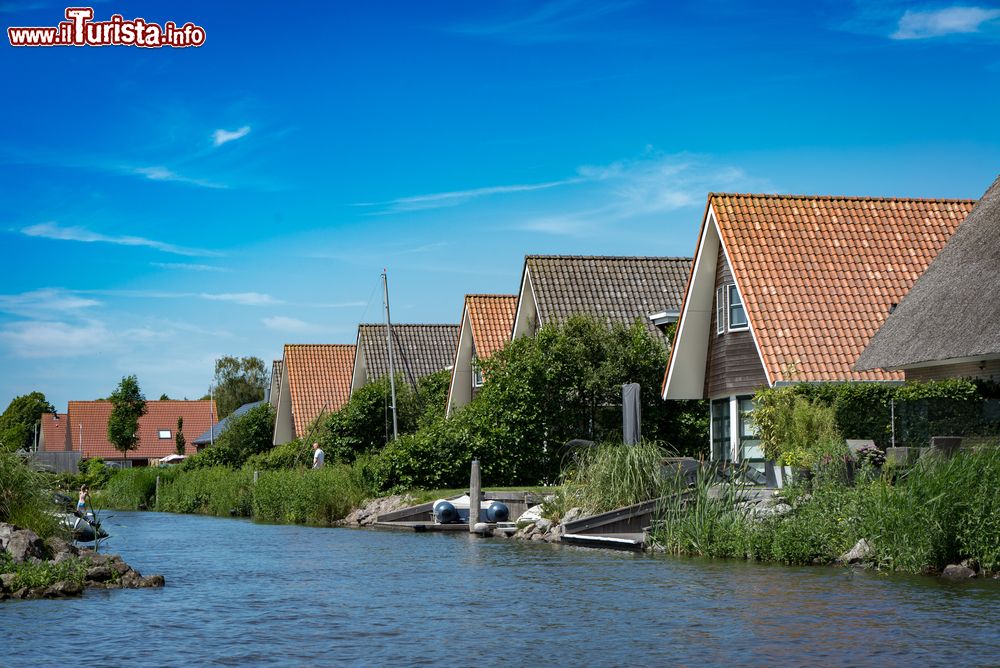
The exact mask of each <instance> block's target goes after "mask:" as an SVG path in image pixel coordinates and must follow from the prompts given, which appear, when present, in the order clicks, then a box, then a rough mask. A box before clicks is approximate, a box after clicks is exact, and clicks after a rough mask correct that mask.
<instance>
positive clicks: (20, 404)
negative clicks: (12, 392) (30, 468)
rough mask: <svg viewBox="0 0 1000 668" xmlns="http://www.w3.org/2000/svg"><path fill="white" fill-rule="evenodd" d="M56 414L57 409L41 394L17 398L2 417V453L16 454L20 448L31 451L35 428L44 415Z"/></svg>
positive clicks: (0, 450)
mask: <svg viewBox="0 0 1000 668" xmlns="http://www.w3.org/2000/svg"><path fill="white" fill-rule="evenodd" d="M55 412H56V409H55V408H54V407H53V406H52V404H50V403H49V402H48V401H47V400H46V399H45V395H44V394H42V393H41V392H32V393H30V394H23V395H21V396H19V397H15V398H14V400H13V401H11V402H10V405H8V406H7V410H5V411H4V412H3V415H0V452H4V451H6V452H14V451H15V450H18V449H20V448H24V449H25V450H30V449H31V447H32V445H33V443H32V439H33V438H34V427H35V425H36V424H38V421H39V420H41V419H42V413H55Z"/></svg>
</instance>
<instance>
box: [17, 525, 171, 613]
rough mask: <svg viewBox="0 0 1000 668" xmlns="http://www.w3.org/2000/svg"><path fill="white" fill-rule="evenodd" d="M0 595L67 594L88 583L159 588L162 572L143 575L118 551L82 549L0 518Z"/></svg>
mask: <svg viewBox="0 0 1000 668" xmlns="http://www.w3.org/2000/svg"><path fill="white" fill-rule="evenodd" d="M0 570H2V571H5V572H3V573H0V600H5V599H8V598H13V599H31V598H68V597H72V596H80V595H82V594H83V592H84V590H85V589H87V588H93V589H139V588H146V587H162V586H163V585H164V579H163V576H162V575H150V576H146V577H143V575H142V574H141V573H139V571H137V570H135V569H134V568H132V567H131V566H129V565H128V564H127V563H125V562H124V561H123V560H122V558H121V557H120V556H119V555H117V554H98V553H95V552H94V551H93V550H89V549H80V548H78V547H77V546H76V545H74V544H72V543H69V542H67V541H65V540H63V539H62V538H56V537H53V538H49V539H48V540H46V541H43V540H42V539H41V538H39V537H38V535H37V534H36V533H35V532H34V531H31V530H30V529H20V528H18V527H16V526H14V525H12V524H5V523H2V522H0Z"/></svg>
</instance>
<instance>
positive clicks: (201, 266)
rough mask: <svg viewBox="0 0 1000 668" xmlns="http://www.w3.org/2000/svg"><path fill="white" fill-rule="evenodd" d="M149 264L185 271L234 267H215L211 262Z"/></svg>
mask: <svg viewBox="0 0 1000 668" xmlns="http://www.w3.org/2000/svg"><path fill="white" fill-rule="evenodd" d="M149 264H150V265H152V266H154V267H159V268H160V269H179V270H183V271H217V272H229V271H232V269H227V268H226V267H215V266H213V265H210V264H188V263H186V262H150V263H149Z"/></svg>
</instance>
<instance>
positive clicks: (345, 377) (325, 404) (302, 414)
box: [274, 344, 354, 445]
mask: <svg viewBox="0 0 1000 668" xmlns="http://www.w3.org/2000/svg"><path fill="white" fill-rule="evenodd" d="M353 367H354V346H353V345H351V344H288V345H286V346H285V353H284V357H283V358H282V363H281V380H280V383H279V386H278V388H277V389H278V405H277V416H276V418H275V421H274V444H275V445H281V444H282V443H287V442H288V441H291V440H294V439H296V438H300V437H303V436H305V435H307V433H308V432H309V427H310V425H312V423H313V421H314V420H316V418H318V417H319V416H320V415H321V414H326V413H333V412H336V411H338V410H340V409H341V408H342V407H343V406H344V404H346V403H347V400H348V399H349V398H350V396H351V370H352V369H353Z"/></svg>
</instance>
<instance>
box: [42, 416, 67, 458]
mask: <svg viewBox="0 0 1000 668" xmlns="http://www.w3.org/2000/svg"><path fill="white" fill-rule="evenodd" d="M57 416H58V419H56V418H57ZM68 417H69V416H68V415H67V414H66V413H42V443H43V444H44V446H45V447H44V448H43V450H44V452H62V451H64V450H66V448H67V447H68V446H69V443H68V442H67V441H66V427H67V426H68V425H69V420H68Z"/></svg>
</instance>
